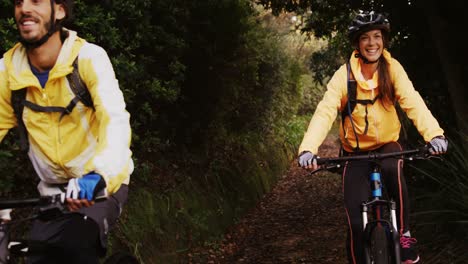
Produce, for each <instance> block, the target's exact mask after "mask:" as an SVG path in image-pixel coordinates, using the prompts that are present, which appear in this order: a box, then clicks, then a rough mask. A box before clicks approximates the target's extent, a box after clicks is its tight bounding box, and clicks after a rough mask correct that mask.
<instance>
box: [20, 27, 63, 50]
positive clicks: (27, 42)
mask: <svg viewBox="0 0 468 264" xmlns="http://www.w3.org/2000/svg"><path fill="white" fill-rule="evenodd" d="M44 29H45V30H46V33H45V34H44V35H43V36H42V37H39V38H36V37H35V38H33V39H25V38H24V37H23V36H22V35H21V32H20V34H19V35H20V36H19V42H21V44H23V46H24V47H25V48H26V49H34V48H37V47H39V46H41V45H42V44H44V43H46V42H47V40H49V37H50V36H52V34H53V33H54V32H55V31H57V27H56V26H55V25H53V26H52V23H51V21H50V20H49V21H48V22H46V23H45V24H44Z"/></svg>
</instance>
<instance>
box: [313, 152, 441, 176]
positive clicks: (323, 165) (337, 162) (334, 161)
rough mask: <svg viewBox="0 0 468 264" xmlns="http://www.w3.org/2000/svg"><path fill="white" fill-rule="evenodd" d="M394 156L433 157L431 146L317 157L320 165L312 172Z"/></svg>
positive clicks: (408, 158)
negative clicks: (351, 162)
mask: <svg viewBox="0 0 468 264" xmlns="http://www.w3.org/2000/svg"><path fill="white" fill-rule="evenodd" d="M392 157H401V158H403V159H407V160H414V159H428V158H431V157H433V156H432V155H431V154H430V153H429V147H428V146H423V147H420V148H417V149H411V150H403V151H397V152H388V153H377V152H374V151H370V152H369V153H367V154H365V155H351V156H343V157H331V158H320V157H318V158H317V165H319V166H320V167H319V168H318V169H316V170H314V171H312V172H311V174H314V173H316V172H318V171H321V170H330V169H334V168H337V167H340V166H341V164H342V163H345V162H347V161H357V160H369V161H373V160H374V161H375V160H381V159H385V158H392Z"/></svg>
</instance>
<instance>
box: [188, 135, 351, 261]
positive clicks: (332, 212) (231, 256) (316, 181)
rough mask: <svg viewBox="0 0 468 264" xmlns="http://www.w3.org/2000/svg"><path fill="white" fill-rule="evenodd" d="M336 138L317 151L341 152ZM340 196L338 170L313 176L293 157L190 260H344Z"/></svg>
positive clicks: (344, 233)
mask: <svg viewBox="0 0 468 264" xmlns="http://www.w3.org/2000/svg"><path fill="white" fill-rule="evenodd" d="M337 140H338V139H337V136H336V135H331V134H330V135H329V136H328V138H327V139H326V141H325V142H324V144H323V145H322V147H321V148H320V150H319V155H320V156H323V157H325V156H335V155H337V154H338V141H337ZM342 199H343V198H342V191H341V178H340V176H339V175H338V174H331V173H327V172H321V173H318V174H315V175H313V176H310V175H308V174H307V171H305V170H303V169H301V168H298V167H297V165H296V163H292V164H291V168H290V169H289V171H288V172H287V173H286V174H285V175H284V176H283V177H282V178H281V179H280V181H279V182H278V184H277V185H276V186H275V188H274V189H273V190H272V191H271V192H270V193H269V194H267V195H266V196H265V197H264V198H263V199H262V200H261V201H260V202H259V204H258V205H257V206H256V207H255V208H254V209H253V210H252V211H251V212H250V213H249V214H247V215H246V216H245V217H244V218H243V219H242V220H241V221H240V222H239V223H238V224H236V225H235V226H233V227H232V228H231V229H230V231H229V232H227V234H226V236H225V238H224V239H223V241H222V242H221V244H220V245H219V246H218V247H217V248H209V249H207V248H204V249H198V250H195V251H192V252H191V253H190V254H189V259H190V263H213V264H214V263H275V264H278V263H320V264H327V263H334V264H336V263H346V250H345V238H346V231H345V224H346V220H345V215H344V211H343V204H342V203H343V202H342Z"/></svg>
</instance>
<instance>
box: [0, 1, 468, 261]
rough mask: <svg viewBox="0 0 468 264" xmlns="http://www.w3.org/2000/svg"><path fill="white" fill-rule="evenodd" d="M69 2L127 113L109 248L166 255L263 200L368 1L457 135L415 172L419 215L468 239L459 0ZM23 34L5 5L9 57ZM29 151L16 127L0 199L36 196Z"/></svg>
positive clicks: (0, 23)
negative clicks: (118, 207) (124, 196)
mask: <svg viewBox="0 0 468 264" xmlns="http://www.w3.org/2000/svg"><path fill="white" fill-rule="evenodd" d="M74 2H75V6H74V20H73V22H72V23H71V24H69V25H66V27H67V28H70V29H73V30H76V31H77V32H78V35H79V36H80V37H82V38H84V39H86V40H87V41H88V42H92V43H96V44H98V45H100V46H102V47H103V48H104V49H105V50H106V51H107V52H108V54H109V56H110V58H111V60H112V64H113V66H114V69H115V72H116V75H117V78H118V79H119V83H120V88H121V89H122V91H123V93H124V96H125V101H126V104H127V110H128V111H129V112H130V114H131V126H132V132H133V133H132V147H131V148H132V151H133V158H134V161H135V164H136V167H135V171H134V173H133V174H132V177H131V183H130V186H131V190H130V197H129V203H128V204H127V206H126V208H125V210H124V213H123V216H122V217H121V221H120V223H119V225H118V227H117V228H116V230H115V232H114V233H113V235H112V237H111V243H110V244H111V246H112V250H118V249H126V250H129V251H131V252H133V253H135V254H136V255H137V256H138V257H139V259H140V260H141V261H142V263H153V262H154V263H160V262H158V261H161V262H162V263H168V262H169V263H171V262H170V260H176V259H178V258H183V255H184V253H185V252H187V251H188V250H189V249H190V248H191V247H193V246H196V245H202V244H204V243H216V241H217V240H218V239H219V238H220V237H221V236H222V235H223V233H224V232H225V231H226V229H227V228H228V227H229V226H231V225H232V224H234V223H236V221H237V220H238V219H239V218H241V217H242V216H243V214H245V212H246V211H247V210H249V209H250V208H252V207H253V206H255V204H256V202H258V201H259V200H260V199H261V198H262V196H263V195H264V194H266V193H268V192H269V191H270V190H271V189H272V188H273V186H274V185H275V183H276V182H277V181H278V179H279V177H280V176H281V175H282V173H284V172H285V171H286V170H287V169H288V168H289V167H290V165H291V162H292V161H294V159H296V157H297V149H298V146H299V144H300V142H301V140H302V136H303V134H304V132H305V129H306V128H307V124H308V121H309V120H310V117H311V115H312V113H313V111H314V110H315V106H316V105H317V103H318V101H320V99H321V96H322V95H323V92H324V89H325V85H326V82H327V80H328V79H329V77H330V76H331V75H332V74H333V72H334V71H335V70H336V69H338V67H339V66H340V65H342V64H343V63H345V62H346V60H347V59H348V57H349V55H350V54H351V52H352V48H350V45H349V42H348V41H347V37H346V36H347V35H346V33H347V27H348V24H349V21H350V18H351V17H352V16H353V15H354V14H355V12H357V10H359V9H363V10H376V11H378V12H383V13H385V14H387V15H388V17H389V20H390V22H391V45H390V47H389V50H390V51H391V53H392V56H394V57H395V58H397V59H398V60H399V61H400V62H401V64H402V65H403V66H404V68H405V70H406V71H407V73H408V75H409V77H410V79H411V80H412V82H413V84H414V86H415V88H416V89H417V90H418V91H419V93H420V94H421V95H422V97H423V98H424V100H425V102H426V104H427V105H428V107H429V109H431V112H432V113H433V115H434V116H435V117H436V119H437V120H438V121H439V123H440V125H441V127H442V128H443V129H444V131H445V135H446V136H447V138H448V139H449V142H450V146H449V153H448V154H447V155H445V156H444V158H443V162H441V161H434V162H433V163H431V164H429V165H427V164H425V165H421V166H418V168H410V173H411V177H409V178H410V180H409V184H410V188H412V189H414V193H415V194H414V195H415V199H416V200H418V204H419V206H418V207H417V208H416V213H415V221H417V222H418V223H421V226H422V227H421V230H427V232H434V230H437V232H438V233H440V234H449V235H450V237H451V238H453V241H452V242H454V243H458V242H459V241H463V242H464V243H465V242H466V243H468V241H467V240H466V239H467V237H468V236H467V232H468V226H467V225H466V222H467V220H468V166H467V164H468V161H467V158H466V157H467V155H466V154H467V152H468V145H467V139H468V138H467V135H468V123H467V120H466V117H465V114H466V113H468V111H467V110H468V109H467V105H468V104H466V102H464V101H463V100H464V99H466V98H467V97H468V94H467V93H468V89H466V87H467V84H468V83H467V79H464V77H465V76H466V75H467V73H468V68H467V65H466V63H464V62H463V63H462V59H465V58H467V57H468V54H467V52H468V51H467V49H466V48H465V47H462V45H463V43H464V42H462V40H461V38H462V35H463V34H462V32H464V29H465V28H464V27H463V25H464V24H466V23H464V21H463V20H464V13H465V11H466V8H465V7H464V5H462V1H461V0H454V1H450V3H449V2H447V1H440V0H425V1H423V0H405V1H403V0H394V1H389V0H349V1H340V0H327V1H323V0H287V1H284V0H281V1H280V0H272V1H268V0H198V1H183V0H136V1H126V0H105V1H104V0H103V1H94V0H75V1H74ZM292 16H294V18H295V20H294V22H291V17H292ZM279 21H282V22H281V23H279ZM285 21H286V22H287V23H290V24H287V23H286V22H285ZM285 23H286V24H285ZM285 25H286V26H285ZM16 41H17V30H16V25H15V22H14V18H13V1H10V0H0V51H1V52H2V54H3V53H4V52H6V51H7V50H8V49H9V48H11V47H12V46H13V45H14V43H16ZM404 128H405V131H406V132H407V133H406V134H407V137H408V139H407V141H408V143H409V144H410V145H414V146H416V145H418V144H421V143H423V142H422V138H421V137H420V136H419V134H418V133H417V131H416V130H415V128H414V127H413V125H412V124H411V122H410V121H409V120H406V122H404ZM26 159H27V158H26V157H24V155H23V154H22V153H21V151H20V150H19V148H18V144H17V137H16V134H15V131H11V133H9V135H8V136H7V138H6V139H5V140H4V141H3V142H2V145H1V147H0V171H1V172H2V177H0V197H14V196H17V197H18V196H24V194H25V193H34V191H35V187H36V186H35V184H31V182H36V181H37V176H35V175H34V172H33V170H32V168H31V166H30V165H29V163H28V161H26ZM6 172H8V173H6ZM443 250H448V249H443ZM457 252H458V253H459V252H461V251H457ZM458 253H457V254H458ZM460 254H461V253H460ZM457 258H458V260H460V259H466V258H468V256H467V255H464V256H463V255H460V256H457ZM456 261H457V259H455V260H454V263H456ZM174 263H176V262H175V261H174Z"/></svg>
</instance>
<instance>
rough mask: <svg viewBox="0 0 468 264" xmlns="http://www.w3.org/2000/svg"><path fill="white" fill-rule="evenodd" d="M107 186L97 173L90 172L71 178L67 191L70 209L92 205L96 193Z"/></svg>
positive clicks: (75, 209)
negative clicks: (80, 176)
mask: <svg viewBox="0 0 468 264" xmlns="http://www.w3.org/2000/svg"><path fill="white" fill-rule="evenodd" d="M105 188H106V182H105V181H104V179H103V178H102V176H101V175H99V174H97V173H89V174H86V175H84V176H83V177H82V178H74V179H71V180H69V181H68V187H67V193H66V197H67V206H68V209H69V210H70V211H77V210H79V209H80V208H82V207H90V206H92V205H93V204H94V198H95V197H96V194H97V193H98V192H99V191H101V190H103V189H105Z"/></svg>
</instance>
